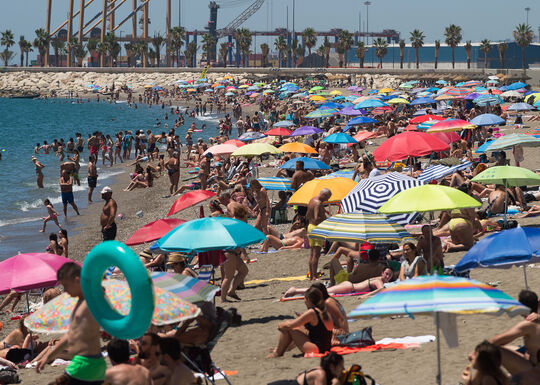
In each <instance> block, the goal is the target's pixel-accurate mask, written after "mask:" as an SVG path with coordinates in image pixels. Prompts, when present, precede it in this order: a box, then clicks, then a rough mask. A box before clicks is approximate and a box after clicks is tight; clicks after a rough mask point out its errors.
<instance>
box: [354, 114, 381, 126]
mask: <svg viewBox="0 0 540 385" xmlns="http://www.w3.org/2000/svg"><path fill="white" fill-rule="evenodd" d="M367 123H379V121H378V120H375V119H373V118H370V117H369V116H358V117H356V118H353V119H351V120H349V121H348V122H347V126H356V125H359V124H367Z"/></svg>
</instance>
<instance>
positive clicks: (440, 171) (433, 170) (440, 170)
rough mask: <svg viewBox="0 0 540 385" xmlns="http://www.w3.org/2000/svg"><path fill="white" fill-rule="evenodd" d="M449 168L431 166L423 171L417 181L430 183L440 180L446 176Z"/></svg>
mask: <svg viewBox="0 0 540 385" xmlns="http://www.w3.org/2000/svg"><path fill="white" fill-rule="evenodd" d="M449 168H450V167H448V166H445V165H443V164H432V165H431V166H429V167H428V168H426V169H424V171H422V173H421V174H420V175H419V176H418V178H417V179H418V180H420V181H422V182H423V183H430V182H431V181H433V180H437V179H441V178H444V177H445V176H446V175H448V169H449Z"/></svg>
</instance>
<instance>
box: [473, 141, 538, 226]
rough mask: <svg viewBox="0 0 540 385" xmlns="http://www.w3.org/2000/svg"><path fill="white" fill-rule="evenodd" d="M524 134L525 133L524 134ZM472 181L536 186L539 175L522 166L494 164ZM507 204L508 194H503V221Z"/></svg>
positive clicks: (506, 185) (507, 185)
mask: <svg viewBox="0 0 540 385" xmlns="http://www.w3.org/2000/svg"><path fill="white" fill-rule="evenodd" d="M524 136H526V135H524ZM471 180H472V181H473V182H480V183H486V184H500V185H503V186H504V187H509V186H538V185H540V176H539V175H537V174H536V173H534V172H532V171H531V170H529V169H527V168H523V167H514V166H495V167H490V168H488V169H487V170H485V171H482V172H481V173H480V174H478V175H477V176H475V177H474V178H472V179H471ZM507 206H508V194H507V193H506V191H505V195H504V222H505V223H506V208H507Z"/></svg>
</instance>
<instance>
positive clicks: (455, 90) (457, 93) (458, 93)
mask: <svg viewBox="0 0 540 385" xmlns="http://www.w3.org/2000/svg"><path fill="white" fill-rule="evenodd" d="M469 92H471V90H470V89H469V88H460V87H452V88H450V89H448V90H447V91H446V92H445V94H447V95H450V96H453V97H454V98H463V97H465V95H467V94H468V93H469Z"/></svg>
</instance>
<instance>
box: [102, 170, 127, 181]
mask: <svg viewBox="0 0 540 385" xmlns="http://www.w3.org/2000/svg"><path fill="white" fill-rule="evenodd" d="M123 173H124V171H105V172H100V173H98V174H99V177H98V180H99V179H108V178H110V177H113V176H116V175H121V174H123Z"/></svg>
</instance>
